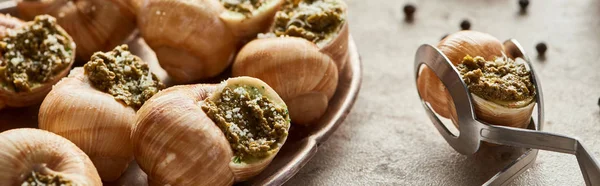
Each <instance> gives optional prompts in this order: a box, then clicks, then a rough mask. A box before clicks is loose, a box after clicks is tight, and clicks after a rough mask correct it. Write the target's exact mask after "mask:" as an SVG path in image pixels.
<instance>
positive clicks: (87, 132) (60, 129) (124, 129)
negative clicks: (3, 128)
mask: <svg viewBox="0 0 600 186" xmlns="http://www.w3.org/2000/svg"><path fill="white" fill-rule="evenodd" d="M38 120H39V127H40V128H41V129H44V130H48V131H51V132H54V133H56V134H58V135H61V136H63V137H65V138H67V139H69V140H71V141H72V142H73V143H75V144H76V145H77V146H78V147H79V148H81V149H82V150H83V151H84V152H85V153H86V154H87V155H88V156H89V157H90V159H91V160H92V162H94V165H95V166H96V168H98V172H99V173H100V176H101V177H102V180H104V181H113V180H116V179H117V178H119V176H120V175H121V174H122V173H123V172H124V171H125V169H127V165H128V164H129V162H130V161H131V160H133V152H132V144H131V140H130V138H129V135H130V133H131V130H132V127H133V125H134V122H135V110H134V109H133V108H131V107H128V106H126V105H125V104H123V103H121V102H118V101H116V100H115V99H114V97H113V96H112V95H110V94H107V93H104V92H102V91H99V90H98V89H96V88H94V87H92V85H91V84H90V82H89V79H88V78H87V76H85V75H84V70H83V68H81V67H78V68H75V69H73V70H72V71H71V74H70V75H69V77H67V78H64V79H63V80H61V81H60V82H59V83H58V84H56V85H55V86H54V88H53V89H52V91H50V93H49V94H48V96H46V99H45V100H44V102H43V103H42V105H41V106H40V112H39V116H38Z"/></svg>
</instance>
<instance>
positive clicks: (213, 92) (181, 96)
mask: <svg viewBox="0 0 600 186" xmlns="http://www.w3.org/2000/svg"><path fill="white" fill-rule="evenodd" d="M289 127H290V120H289V117H288V112H287V108H286V105H285V103H284V102H283V100H282V99H281V98H279V96H278V95H277V93H276V92H275V91H274V90H273V89H271V87H269V86H268V85H267V84H266V83H264V82H262V81H260V80H258V79H256V78H250V77H238V78H230V79H228V80H226V81H224V82H223V83H221V84H218V85H202V84H197V85H183V86H175V87H171V88H168V89H165V90H163V91H161V92H159V93H158V94H157V95H156V96H154V97H152V98H151V99H150V100H148V101H147V102H146V104H144V105H143V106H142V107H141V108H140V110H139V111H138V113H137V122H136V126H135V128H134V130H133V133H132V135H131V139H132V141H133V144H134V155H135V159H136V161H137V162H138V164H139V165H140V167H141V168H142V170H144V172H146V173H147V174H148V179H149V182H151V183H154V184H161V185H165V184H168V185H231V184H232V183H234V182H237V181H243V180H247V179H248V178H250V177H252V176H255V175H257V174H258V173H260V172H261V171H262V170H263V169H264V168H265V167H266V166H267V165H268V164H269V163H270V162H271V160H273V158H274V157H275V155H276V154H277V153H278V151H279V149H280V148H281V146H282V145H283V144H284V143H285V141H286V139H287V136H288V129H289Z"/></svg>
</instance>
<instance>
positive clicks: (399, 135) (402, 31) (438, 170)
mask: <svg viewBox="0 0 600 186" xmlns="http://www.w3.org/2000/svg"><path fill="white" fill-rule="evenodd" d="M347 2H348V5H349V8H350V18H349V19H350V28H351V33H352V35H353V36H354V38H355V40H356V43H357V45H358V48H359V52H360V54H361V55H362V60H363V61H362V62H363V67H364V79H363V86H362V90H361V93H360V96H359V98H358V100H357V102H356V104H355V106H354V109H353V110H352V112H351V114H350V115H349V116H348V118H347V119H346V121H345V123H344V124H343V125H342V126H341V127H340V128H339V129H338V131H336V132H335V133H334V134H333V136H332V137H331V138H330V139H329V141H327V142H326V143H325V144H323V145H322V146H321V147H320V148H319V152H318V153H317V155H315V157H314V158H313V159H312V160H311V161H310V162H309V163H308V164H307V165H306V166H305V167H304V168H303V169H302V170H300V172H299V173H298V174H297V175H296V176H295V177H293V178H292V179H291V180H290V181H289V182H288V183H287V184H288V185H480V184H481V183H483V182H484V181H485V180H487V179H489V178H490V177H491V176H492V175H493V174H494V173H495V171H497V170H498V168H501V166H502V164H503V163H504V162H506V161H498V160H495V159H498V158H497V157H495V155H492V158H489V157H485V158H480V157H479V156H475V157H467V156H463V155H461V154H458V153H457V152H455V151H454V150H453V149H452V148H451V147H450V146H449V145H448V144H446V142H445V141H444V140H443V139H442V137H441V136H440V134H438V132H437V131H436V130H435V128H434V126H433V125H432V124H431V123H430V122H429V120H428V118H427V117H426V115H425V112H424V110H423V108H422V106H421V105H420V104H419V101H418V95H417V91H416V88H415V83H414V72H413V60H414V53H415V52H416V50H417V47H418V46H419V45H421V44H424V43H428V44H436V43H437V42H438V41H439V39H440V38H441V37H442V36H443V35H444V34H447V33H452V32H455V31H458V30H459V28H460V27H459V24H460V22H461V20H462V19H464V18H468V19H469V20H471V23H472V29H473V30H478V31H483V32H487V33H490V34H492V35H494V36H496V37H498V38H499V39H500V40H505V39H508V38H515V39H517V40H518V41H519V42H520V43H521V44H522V45H523V46H524V48H525V50H526V51H528V52H529V55H530V57H532V59H533V61H532V62H533V65H534V67H535V68H536V70H537V72H538V73H539V74H540V76H541V81H542V84H543V91H544V94H545V95H544V96H545V103H546V107H545V108H546V123H545V128H544V130H545V131H550V132H556V133H561V134H565V135H572V136H578V137H579V138H580V139H581V140H583V142H584V144H585V145H586V146H587V147H588V149H590V150H591V151H592V153H593V154H594V155H595V157H596V158H597V159H598V158H600V138H599V137H598V136H599V135H598V134H600V111H599V110H600V108H599V107H598V105H597V102H598V98H599V97H600V19H599V18H600V1H597V0H577V1H567V0H532V1H531V4H530V6H529V11H528V14H526V15H520V14H519V13H518V10H519V7H518V4H517V0H504V1H498V0H462V1H459V0H419V1H416V0H415V1H403V0H369V1H365V0H347ZM407 2H410V3H413V4H415V5H416V6H417V12H416V20H415V21H414V23H412V24H407V23H404V22H403V17H404V16H403V13H402V7H403V6H404V4H405V3H407ZM539 41H545V42H546V43H547V44H548V47H549V49H548V52H547V59H546V60H545V61H542V60H538V59H536V52H535V48H534V47H535V44H537V42H539ZM491 154H493V153H491ZM490 159H491V160H490ZM500 159H502V158H500ZM513 184H514V185H584V182H583V179H582V176H581V173H580V171H579V168H578V165H577V163H576V159H575V157H574V156H571V155H565V154H558V153H553V152H547V151H540V154H539V156H538V160H537V161H536V163H535V165H534V166H533V168H532V169H530V170H529V171H527V172H525V173H524V174H523V175H522V176H520V177H519V178H517V179H516V181H514V182H513Z"/></svg>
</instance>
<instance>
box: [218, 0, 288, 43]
mask: <svg viewBox="0 0 600 186" xmlns="http://www.w3.org/2000/svg"><path fill="white" fill-rule="evenodd" d="M219 1H220V2H221V4H223V6H224V7H225V8H226V9H227V11H223V13H221V15H220V17H221V19H222V20H223V22H225V24H226V25H227V26H228V27H229V28H230V29H231V30H232V31H233V34H234V35H235V36H236V37H238V38H240V40H247V39H252V38H255V37H256V35H257V34H258V33H261V32H265V31H268V29H269V27H270V26H271V24H273V20H274V17H275V13H276V12H277V11H278V10H279V8H280V7H281V5H282V4H283V2H284V0H219Z"/></svg>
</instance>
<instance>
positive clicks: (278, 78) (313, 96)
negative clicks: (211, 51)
mask: <svg viewBox="0 0 600 186" xmlns="http://www.w3.org/2000/svg"><path fill="white" fill-rule="evenodd" d="M232 74H233V76H251V77H255V78H258V79H261V80H263V81H265V82H266V83H267V84H269V85H270V86H271V87H273V89H274V90H275V91H276V92H277V93H278V94H279V95H280V96H281V98H283V100H284V101H285V103H286V104H287V105H288V108H289V111H290V117H291V118H292V122H293V123H294V124H301V125H309V124H311V123H314V121H316V120H317V119H319V118H320V117H321V116H322V115H323V114H324V113H325V111H326V110H327V106H328V105H329V100H330V99H331V97H333V94H334V93H335V90H336V87H337V84H338V70H337V67H336V65H335V62H334V61H333V60H332V59H331V58H330V57H329V56H328V55H325V54H323V53H321V52H320V51H319V49H318V47H317V46H316V45H315V44H313V43H312V42H309V41H307V40H305V39H302V38H296V37H281V38H266V39H257V40H254V41H252V42H250V43H248V44H247V45H246V46H244V48H242V50H240V52H239V53H238V56H237V58H236V60H235V62H234V64H233V67H232Z"/></svg>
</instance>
